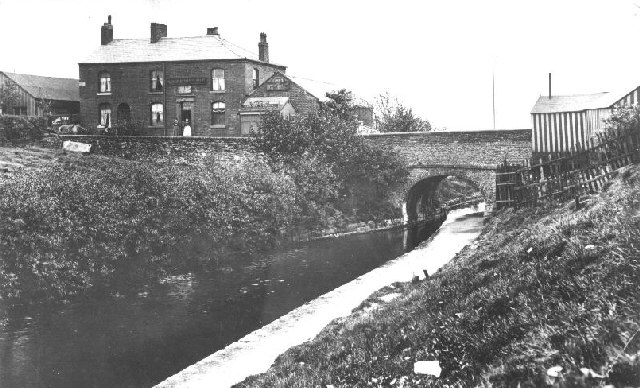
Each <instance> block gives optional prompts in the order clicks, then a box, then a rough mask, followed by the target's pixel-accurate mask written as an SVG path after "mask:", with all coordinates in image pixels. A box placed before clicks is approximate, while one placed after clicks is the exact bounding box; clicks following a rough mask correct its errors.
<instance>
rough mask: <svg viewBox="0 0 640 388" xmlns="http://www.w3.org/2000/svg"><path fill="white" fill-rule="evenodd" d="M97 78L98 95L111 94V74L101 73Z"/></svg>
mask: <svg viewBox="0 0 640 388" xmlns="http://www.w3.org/2000/svg"><path fill="white" fill-rule="evenodd" d="M98 77H99V78H100V93H111V74H109V73H108V72H106V71H103V72H101V73H100V75H99V76H98Z"/></svg>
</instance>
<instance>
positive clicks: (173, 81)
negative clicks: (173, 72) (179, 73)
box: [167, 77, 207, 86]
mask: <svg viewBox="0 0 640 388" xmlns="http://www.w3.org/2000/svg"><path fill="white" fill-rule="evenodd" d="M206 84H207V78H206V77H178V78H167V85H169V86H185V85H186V86H188V85H206Z"/></svg>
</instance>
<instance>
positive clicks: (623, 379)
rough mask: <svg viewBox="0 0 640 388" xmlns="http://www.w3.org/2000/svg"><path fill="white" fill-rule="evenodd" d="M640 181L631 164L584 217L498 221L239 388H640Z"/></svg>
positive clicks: (541, 215) (532, 212)
mask: <svg viewBox="0 0 640 388" xmlns="http://www.w3.org/2000/svg"><path fill="white" fill-rule="evenodd" d="M639 183H640V168H638V167H631V168H627V169H626V170H624V171H623V173H622V174H621V176H620V177H618V179H616V180H615V181H614V182H613V183H612V185H611V186H610V187H609V189H608V190H607V191H606V192H604V193H602V194H601V195H599V196H594V197H591V198H589V199H588V201H587V203H586V204H585V206H584V207H583V208H582V209H580V210H576V209H574V208H573V206H574V205H573V204H571V205H561V206H552V205H549V206H547V207H543V208H539V209H526V210H519V211H511V210H510V211H506V212H503V213H502V214H499V215H498V216H497V217H496V218H494V219H493V220H492V221H491V222H490V223H489V225H488V226H487V228H486V230H485V231H484V233H483V235H482V236H481V237H480V239H479V243H478V244H474V246H475V247H476V248H471V247H467V248H465V250H463V251H462V252H461V253H460V254H459V255H458V256H457V257H456V258H455V259H454V260H453V261H452V262H451V263H449V264H448V265H447V266H445V268H443V269H442V270H441V271H439V272H438V273H437V274H436V275H435V276H432V277H431V278H430V279H429V280H427V281H425V282H423V283H422V284H419V285H416V286H411V285H407V286H406V291H405V295H404V296H403V297H401V298H398V299H396V300H394V301H392V302H391V303H390V304H389V305H387V306H386V307H384V308H381V309H379V310H374V311H372V312H371V313H370V314H360V315H357V316H354V317H352V318H348V319H346V320H340V321H338V322H336V323H335V324H332V325H330V326H329V327H327V328H326V329H325V330H324V331H323V332H322V333H321V334H320V335H319V336H318V337H317V338H316V339H315V340H314V341H312V342H310V343H307V344H303V345H301V346H298V347H295V348H293V349H291V350H289V351H288V352H286V353H285V354H283V355H282V356H281V357H280V358H279V359H278V360H277V361H276V363H275V364H274V366H273V367H272V368H271V369H270V370H269V372H267V373H266V374H263V375H259V376H253V377H251V378H249V379H247V380H246V381H245V382H243V383H241V384H239V385H238V386H239V387H258V386H259V387H265V386H267V387H271V386H273V387H315V386H321V387H325V386H326V385H333V386H335V387H389V386H390V387H429V386H434V387H444V386H486V387H490V386H496V387H502V386H511V387H517V386H519V387H537V386H558V387H574V386H576V387H592V386H603V385H605V384H612V385H614V386H615V387H625V386H640V353H639V352H640V338H639V337H640V334H638V332H639V330H640V291H639V290H640V189H638V184H639ZM419 360H439V361H440V365H441V367H442V369H443V372H442V374H441V376H440V377H439V378H435V377H432V376H431V377H429V376H425V375H416V374H414V373H413V363H414V362H415V361H419ZM552 367H556V370H558V369H557V368H558V367H561V370H560V372H559V373H558V374H557V376H556V377H552V376H550V375H549V374H548V373H547V371H548V370H549V369H550V368H552Z"/></svg>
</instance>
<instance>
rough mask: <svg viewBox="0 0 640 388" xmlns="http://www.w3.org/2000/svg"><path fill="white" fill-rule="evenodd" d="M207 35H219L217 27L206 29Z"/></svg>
mask: <svg viewBox="0 0 640 388" xmlns="http://www.w3.org/2000/svg"><path fill="white" fill-rule="evenodd" d="M207 35H219V34H218V27H213V28H207Z"/></svg>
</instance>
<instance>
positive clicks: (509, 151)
mask: <svg viewBox="0 0 640 388" xmlns="http://www.w3.org/2000/svg"><path fill="white" fill-rule="evenodd" d="M364 138H365V139H366V141H368V142H370V143H372V144H375V145H378V146H380V147H383V148H385V149H391V150H394V151H396V152H397V153H398V154H399V155H400V157H401V158H402V159H403V160H404V161H405V163H406V165H407V166H408V168H409V171H410V176H409V179H408V180H407V182H406V183H405V184H404V185H403V186H402V187H398V188H396V190H395V192H394V193H393V197H394V198H395V202H396V205H397V206H403V207H404V208H405V209H406V214H407V221H412V220H416V219H418V218H420V217H424V216H425V215H424V214H420V211H421V208H424V207H425V206H424V205H425V204H426V203H428V202H429V201H430V199H431V198H432V196H433V195H434V193H435V191H436V190H437V187H438V185H439V184H440V182H441V181H442V180H443V179H445V178H446V177H447V176H456V177H458V178H461V179H465V180H467V181H470V182H473V183H475V184H476V185H477V186H478V188H479V189H480V190H481V192H482V193H483V195H484V197H485V200H486V203H487V208H488V209H489V211H490V210H491V209H492V208H493V203H494V201H495V172H496V168H497V165H498V164H499V163H501V162H504V161H505V160H507V161H512V162H516V161H522V160H524V159H529V158H530V157H531V130H530V129H523V130H501V131H467V132H419V133H415V132H411V133H382V134H370V135H365V136H364ZM63 140H73V141H78V142H82V143H88V144H91V145H92V152H93V153H97V154H102V155H109V156H117V157H121V158H126V159H154V158H162V157H165V156H170V157H184V158H187V159H190V158H199V157H203V156H206V155H213V154H219V155H222V156H225V155H226V156H230V157H231V156H233V155H237V154H239V153H243V152H247V151H248V147H249V139H248V138H247V137H196V136H194V137H181V136H176V137H174V136H93V135H63V136H59V137H57V138H56V139H55V140H53V141H52V143H51V144H52V145H54V144H58V143H59V144H61V143H62V141H63Z"/></svg>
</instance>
